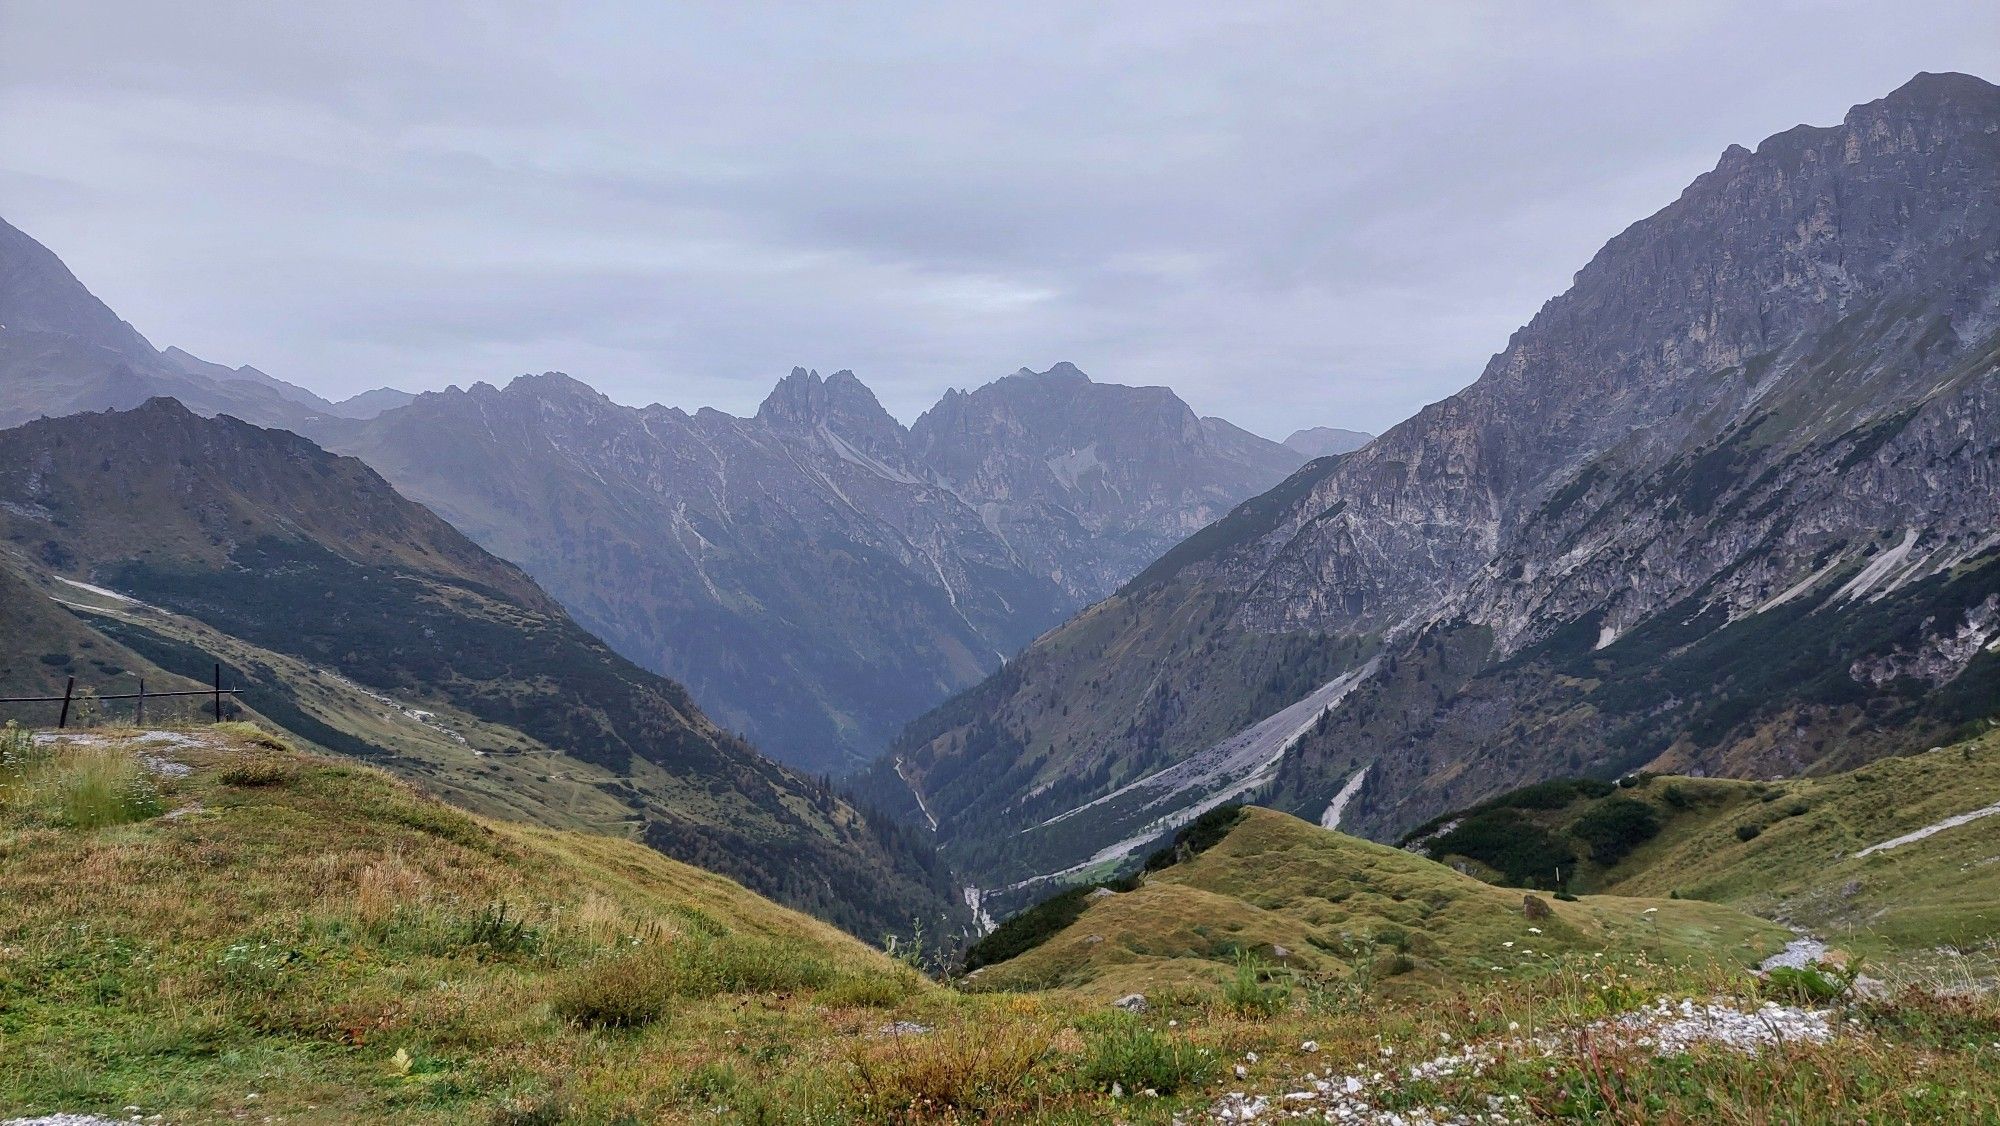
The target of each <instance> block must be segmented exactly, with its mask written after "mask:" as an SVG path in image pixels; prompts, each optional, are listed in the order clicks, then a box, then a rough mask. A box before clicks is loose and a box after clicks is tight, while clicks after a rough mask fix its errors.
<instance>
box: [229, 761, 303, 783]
mask: <svg viewBox="0 0 2000 1126" xmlns="http://www.w3.org/2000/svg"><path fill="white" fill-rule="evenodd" d="M298 776H299V769H298V767H297V765H295V764H293V763H290V762H287V761H285V760H284V759H281V758H277V757H275V756H268V755H259V756H255V757H249V758H243V759H239V760H237V761H236V762H233V763H231V764H229V765H228V766H226V767H223V768H222V770H221V771H220V772H218V773H217V774H216V777H217V778H218V779H220V780H221V781H222V782H223V784H225V785H229V786H251V787H256V786H284V785H288V784H290V783H291V782H292V781H293V780H294V779H296V778H297V777H298Z"/></svg>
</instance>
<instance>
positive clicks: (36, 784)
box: [0, 723, 166, 829]
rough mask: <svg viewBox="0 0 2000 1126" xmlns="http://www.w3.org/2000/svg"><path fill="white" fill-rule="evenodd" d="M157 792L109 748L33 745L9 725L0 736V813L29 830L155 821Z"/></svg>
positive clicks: (159, 804) (129, 760)
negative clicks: (30, 827)
mask: <svg viewBox="0 0 2000 1126" xmlns="http://www.w3.org/2000/svg"><path fill="white" fill-rule="evenodd" d="M165 809H166V803H164V802H163V801H161V800H160V791H159V787H158V786H157V785H156V784H155V783H154V782H153V778H152V776H151V775H150V774H148V773H147V772H146V769H145V767H144V766H142V765H141V764H140V762H139V759H138V758H137V757H136V756H134V755H132V754H130V753H128V752H126V751H122V750H118V749H116V748H112V747H104V746H93V745H88V744H76V743H68V744H54V745H38V744H36V742H35V741H34V736H33V734H32V733H31V732H28V731H26V730H23V729H22V728H20V727H18V726H15V725H13V724H11V723H10V724H9V725H8V726H7V728H5V729H4V733H0V810H5V811H7V812H9V813H11V814H12V815H13V816H15V817H18V818H20V819H22V820H25V821H27V822H30V823H33V824H43V825H51V826H60V827H62V828H68V829H98V828H103V827H105V826H108V825H124V824H128V823H130V822H133V821H144V820H146V819H148V818H152V817H158V816H159V815H160V814H161V813H162V812H164V811H165Z"/></svg>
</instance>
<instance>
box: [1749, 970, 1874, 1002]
mask: <svg viewBox="0 0 2000 1126" xmlns="http://www.w3.org/2000/svg"><path fill="white" fill-rule="evenodd" d="M1856 976H1858V973H1857V972H1856V971H1843V970H1833V971H1830V970H1829V969H1828V968H1827V967H1824V966H1817V965H1814V966H1803V967H1793V966H1779V967H1777V968H1776V969H1774V970H1771V971H1770V972H1769V973H1767V974H1765V975H1764V985H1763V990H1762V991H1763V992H1764V993H1765V994H1766V995H1767V996H1773V997H1778V998H1780V999H1783V1000H1788V1001H1794V1002H1797V1003H1799V1004H1805V1005H1811V1004H1825V1003H1828V1002H1831V1001H1838V1000H1840V999H1841V998H1843V997H1845V996H1847V994H1848V993H1849V991H1851V990H1852V989H1853V988H1854V979H1855V977H1856Z"/></svg>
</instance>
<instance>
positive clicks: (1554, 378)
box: [868, 75, 2000, 894]
mask: <svg viewBox="0 0 2000 1126" xmlns="http://www.w3.org/2000/svg"><path fill="white" fill-rule="evenodd" d="M1996 427H2000V89H1996V88H1995V87H1994V86H1992V85H1990V84H1988V83H1986V82H1983V81H1981V80H1979V79H1976V78H1972V77H1969V76H1965V75H1923V76H1919V77H1918V78H1917V79H1915V80H1913V81H1912V82H1910V83H1909V84H1907V85H1906V86H1904V87H1902V88H1901V89H1899V90H1897V91H1896V92H1895V93H1893V94H1891V95H1889V96H1888V97H1886V98H1884V99H1882V100H1880V101H1877V102H1871V103H1868V104H1866V105H1862V106H1857V107H1855V108H1854V109H1853V110H1852V111H1851V112H1850V113H1849V114H1848V115H1847V117H1846V120H1845V121H1844V122H1843V123H1842V124H1841V125H1839V126H1835V127H1831V128H1814V127H1807V126H1801V127H1799V128H1796V129H1793V130H1789V131H1787V132H1784V133H1781V134H1778V135H1776V136H1774V137H1772V138H1770V139H1768V140H1767V141H1765V142H1764V143H1763V144H1762V145H1760V146H1759V147H1758V149H1757V150H1756V152H1754V153H1753V152H1751V151H1749V150H1746V149H1743V148H1740V147H1732V148H1731V149H1730V150H1729V151H1728V152H1726V153H1724V154H1723V156H1722V158H1721V160H1720V162H1719V163H1718V165H1717V166H1716V168H1715V170H1714V171H1712V172H1709V173H1707V174H1705V175H1703V176H1702V177H1700V178H1698V179H1697V180H1696V181H1694V183H1692V184H1691V185H1690V186H1689V187H1688V189H1687V190H1686V191H1685V192H1684V193H1683V194H1682V196H1681V197H1680V198H1679V199H1678V200H1676V201H1675V202H1674V203H1672V204H1670V205H1669V206H1667V207H1666V208H1664V209H1663V210H1661V211H1660V212H1659V213H1657V214H1655V215H1653V216H1652V217H1650V218H1648V219H1645V220H1643V221H1641V222H1639V223H1636V224H1634V225H1633V226H1632V227H1630V228H1629V229H1627V230H1626V231H1625V232H1624V233H1622V234H1620V235H1619V236H1618V237H1616V238H1614V239H1613V240H1611V242H1610V243H1609V244H1607V245H1606V246H1605V247H1604V249H1603V250H1602V251H1600V252H1599V254H1598V255H1597V256H1596V257H1595V258H1594V259H1593V260H1592V261H1591V262H1590V263H1589V264H1588V265H1587V266H1586V267H1585V268H1584V269H1583V270H1582V271H1580V272H1579V273H1578V274H1577V276H1576V281H1575V284H1574V286H1573V287H1572V288H1571V289H1570V290H1569V291H1568V292H1566V293H1564V294H1563V295H1561V296H1559V297H1557V298H1555V299H1553V300H1551V301H1550V302H1549V303H1548V304H1547V305H1546V306H1544V307H1543V309H1542V311H1541V312H1540V313H1539V314H1538V315H1537V316H1536V317H1535V318H1534V320H1533V321H1531V322H1530V323H1529V324H1528V325H1527V326H1526V327H1524V328H1522V329H1521V330H1520V331H1518V332H1516V333H1515V334H1514V336H1513V338H1512V339H1511V340H1510V341H1509V342H1508V346H1507V348H1506V349H1505V350H1503V351H1502V352H1501V353H1500V354H1499V355H1497V356H1496V357H1495V358H1494V359H1493V361H1492V362H1491V363H1490V364H1489V365H1488V366H1487V368H1486V371H1485V373H1484V374H1483V375H1482V376H1481V377H1480V379H1479V380H1478V381H1477V382H1475V383H1474V384H1472V385H1471V386H1470V387H1468V388H1467V389H1466V390H1464V391H1462V392H1460V393H1459V394H1457V395H1454V396H1452V397H1450V398H1448V399H1445V400H1444V401H1442V402H1439V403H1436V404H1433V405H1432V406H1429V407H1426V408H1425V409H1424V410H1423V411H1421V412H1419V413H1418V414H1417V415H1416V416H1415V417H1414V418H1412V419H1410V420H1408V421H1406V422H1404V423H1402V424H1400V425H1398V426H1397V427H1395V428H1393V429H1391V430H1390V431H1389V432H1387V433H1385V434H1384V435H1382V436H1381V437H1379V438H1377V439H1375V440H1374V441H1373V442H1371V443H1369V444H1368V445H1367V446H1365V447H1364V448H1362V449H1359V450H1357V451H1354V452H1352V453H1349V454H1346V455H1344V456H1342V457H1339V458H1330V459H1324V460H1321V461H1315V462H1313V463H1311V464H1310V465H1308V466H1307V467H1305V468H1304V469H1302V470H1300V471H1299V472H1298V473H1296V474H1294V475H1293V476H1292V477H1291V478H1290V479H1288V480H1287V481H1285V482H1284V483H1283V484H1281V485H1279V486H1278V487H1277V488H1275V489H1273V490H1271V491H1270V492H1267V493H1265V494H1263V495H1261V496H1259V497H1256V498H1254V499H1252V500H1250V501H1248V502H1246V503H1245V504H1244V505H1242V506H1240V507H1239V508H1237V509H1236V510H1234V511H1233V512H1232V513H1230V515H1228V516H1227V517H1225V518H1224V519H1222V520H1220V521H1218V522H1217V523H1215V524H1214V525H1212V526H1210V527H1208V528H1206V529H1204V530H1202V531H1201V532H1200V533H1198V534H1197V535H1195V536H1194V537H1192V538H1190V539H1189V540H1188V541H1187V542H1186V543H1183V544H1181V545H1179V546H1177V547H1176V548H1174V549H1173V550H1172V551H1170V552H1168V553H1167V554H1166V555H1165V556H1164V557H1162V559H1161V560H1160V561H1159V562H1157V563H1155V564H1154V565H1153V566H1151V567H1149V568H1148V569H1147V570H1146V571H1145V572H1144V573H1143V574H1142V575H1141V576H1140V577H1139V578H1137V579H1135V580H1134V581H1133V582H1132V583H1130V584H1128V585H1127V586H1126V587H1125V588H1124V589H1122V590H1121V591H1120V592H1119V594H1118V595H1116V596H1115V597H1113V598H1111V599H1108V600H1106V601H1105V602H1103V603H1100V604H1098V605H1097V606H1094V607H1092V608H1091V609H1090V610H1089V611H1088V612H1086V613H1084V614H1083V615H1081V616H1079V617H1078V618H1077V619H1075V620H1074V621H1072V622H1070V623H1068V624H1067V625H1065V626H1064V627H1062V628H1061V629H1059V630H1056V631H1052V632H1051V633H1050V634H1048V635H1046V636H1045V637H1044V638H1042V639H1041V640H1040V641H1038V642H1037V644H1036V645H1035V646H1034V647H1032V648H1031V649H1030V650H1028V651H1027V652H1025V653H1023V654H1022V656H1021V658H1020V659H1019V660H1017V661H1015V662H1014V663H1012V664H1010V665H1009V667H1008V668H1007V669H1006V670H1005V671H1004V672H1003V673H1001V674H999V675H997V676H995V677H993V678H991V679H990V680H989V681H987V682H986V683H985V684H983V685H981V686H980V687H978V688H976V689H974V690H972V691H971V692H969V693H967V694H965V695H963V696H961V697H959V698H958V699H955V700H953V701H952V702H950V703H948V704H947V705H945V706H943V707H941V708H940V709H938V710H937V711H936V712H934V713H932V714H931V715H930V716H928V717H926V718H925V719H924V720H921V721H919V722H918V723H916V724H913V725H912V727H911V728H910V730H909V732H908V733H907V734H906V736H905V737H904V738H903V739H902V740H900V741H899V743H898V745H897V747H896V750H895V752H894V753H893V754H892V756H891V757H890V758H888V759H886V760H885V761H884V763H883V764H882V765H880V766H878V767H877V768H876V770H875V771H873V772H872V773H871V775H870V776H869V779H868V784H869V785H870V787H871V790H870V792H871V793H874V794H875V795H876V796H877V798H878V800H881V801H885V802H886V801H893V800H895V793H896V791H897V790H898V789H899V788H900V789H903V790H906V791H907V790H909V789H911V788H914V789H915V791H916V794H917V797H916V798H905V799H904V800H905V805H906V806H907V807H910V808H911V813H910V815H911V816H912V817H917V816H919V815H921V817H922V819H923V820H925V821H926V822H927V823H928V822H929V821H931V820H932V819H934V820H935V821H936V822H937V824H938V826H939V836H940V839H941V841H942V842H943V844H944V846H945V848H946V850H947V854H948V855H950V856H952V858H953V860H954V862H955V863H957V864H958V865H960V867H961V869H962V870H964V871H966V872H968V874H969V875H970V876H971V878H973V879H974V880H975V881H979V882H983V883H988V884H991V885H1000V884H1007V883H1012V882H1015V881H1020V880H1022V879H1024V878H1027V877H1030V876H1034V875H1038V874H1046V873H1049V872H1052V871H1058V870H1063V869H1066V868H1071V867H1075V866H1079V865H1081V866H1083V867H1084V868H1088V867H1089V866H1090V865H1091V864H1094V863H1103V862H1107V861H1108V859H1109V858H1110V857H1112V856H1115V855H1118V854H1119V850H1120V849H1121V848H1123V847H1125V846H1124V845H1123V844H1122V843H1121V842H1126V841H1130V840H1139V841H1143V840H1146V839H1148V835H1149V834H1153V835H1156V834H1157V833H1158V832H1159V831H1160V827H1161V826H1162V825H1167V824H1171V823H1172V822H1173V820H1174V819H1175V818H1178V817H1184V816H1186V815H1188V814H1189V813H1191V812H1194V811H1197V810H1199V809H1200V808H1202V806H1203V803H1205V802H1209V801H1213V800H1218V799H1219V798H1220V797H1223V796H1226V795H1227V794H1228V793H1230V792H1231V791H1234V792H1236V793H1238V794H1244V795H1249V796H1252V797H1261V798H1262V799H1263V800H1266V801H1269V802H1272V803H1275V804H1277V805H1279V806H1280V807H1282V808H1285V809H1287V810H1292V811H1296V812H1298V813H1300V814H1301V815H1302V816H1307V817H1309V818H1312V819H1323V818H1324V819H1334V820H1337V821H1338V823H1339V824H1340V825H1341V826H1342V827H1343V828H1348V829H1351V830H1353V831H1360V832H1366V833H1369V834H1371V835H1376V836H1378V837H1380V836H1393V835H1395V834H1397V833H1399V832H1400V831H1402V830H1404V829H1407V828H1409V827H1410V826H1412V825H1413V824H1416V823H1420V822H1422V821H1424V820H1425V819H1427V818H1429V817H1431V816H1433V815H1435V814H1437V813H1440V812H1443V811H1445V810H1449V809H1453V808H1462V807H1464V806H1467V805H1470V804H1473V803H1474V802H1476V801H1477V800H1479V799H1480V798H1481V797H1483V796H1486V795H1488V794H1491V793H1494V792H1496V791H1498V790H1501V789H1505V788H1508V787H1510V786H1516V785H1521V784H1525V783H1528V782H1532V781H1535V780H1537V779H1539V778H1546V777H1552V776H1554V775H1557V774H1569V773H1582V772H1590V773H1598V774H1606V773H1614V772H1617V771H1625V770H1634V769H1639V768H1641V767H1648V766H1650V767H1652V768H1654V769H1673V770H1680V771H1684V772H1685V771H1699V772H1710V773H1715V772H1728V773H1739V774H1740V773H1751V772H1779V773H1794V772H1800V771H1807V770H1814V769H1837V768H1839V767H1841V766H1844V765H1852V764H1854V763H1856V762H1859V761H1865V760H1866V759H1868V758H1871V757H1873V756H1876V755H1880V754H1883V753H1889V752H1893V751H1900V750H1910V749H1922V748H1923V747H1925V746H1929V745H1931V743H1930V740H1934V739H1938V738H1943V737H1945V736H1948V735H1950V734H1952V733H1953V732H1954V731H1956V730H1957V729H1958V728H1959V727H1960V726H1961V725H1964V724H1967V723H1984V722H1988V721H1989V720H1990V719H1992V718H1993V712H1994V700H1996V699H2000V652H1996V649H1995V647H1994V640H1995V638H1996V637H2000V550H1996V549H2000V532H1996V528H2000V428H1996ZM1307 700H1316V703H1315V704H1313V705H1309V706H1308V710H1307V712H1306V714H1304V715H1303V716H1301V717H1298V719H1297V720H1296V721H1295V722H1291V721H1288V722H1290V726H1287V727H1285V728H1284V729H1282V730H1279V729H1273V730H1270V731H1268V732H1264V733H1263V734H1259V735H1258V736H1257V737H1256V738H1252V739H1249V741H1248V742H1240V743H1239V742H1238V741H1233V740H1237V737H1238V733H1246V735H1247V734H1248V733H1250V732H1251V731H1252V730H1253V729H1255V725H1257V724H1259V723H1264V722H1277V720H1276V719H1275V718H1274V717H1277V716H1282V715H1284V714H1285V713H1284V712H1283V711H1282V709H1285V708H1287V707H1291V706H1295V705H1297V704H1298V703H1299V702H1301V701H1307ZM1086 701H1088V706H1087V707H1086V706H1084V705H1085V702H1086ZM1211 763H1214V764H1222V763H1227V764H1229V765H1228V768H1227V769H1221V770H1216V769H1209V768H1208V767H1207V766H1205V765H1204V764H1211ZM1184 764H1185V765H1184ZM1149 779H1152V781H1148V780H1149ZM917 800H921V802H922V803H923V806H924V808H923V809H922V810H921V811H916V810H915V809H914V806H915V804H916V801H917ZM1022 894H1025V892H1023V893H1022Z"/></svg>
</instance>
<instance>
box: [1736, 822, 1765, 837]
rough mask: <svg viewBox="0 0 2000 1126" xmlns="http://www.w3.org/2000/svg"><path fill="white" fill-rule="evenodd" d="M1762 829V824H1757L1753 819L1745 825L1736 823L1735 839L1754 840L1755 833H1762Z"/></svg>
mask: <svg viewBox="0 0 2000 1126" xmlns="http://www.w3.org/2000/svg"><path fill="white" fill-rule="evenodd" d="M1763 831H1764V827H1763V826H1762V825H1759V824H1757V823H1756V822H1755V821H1752V822H1750V823H1749V824H1747V825H1738V826H1737V827H1736V839H1737V840H1739V841H1750V840H1755V839H1757V835H1758V834H1759V833H1762V832H1763Z"/></svg>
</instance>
